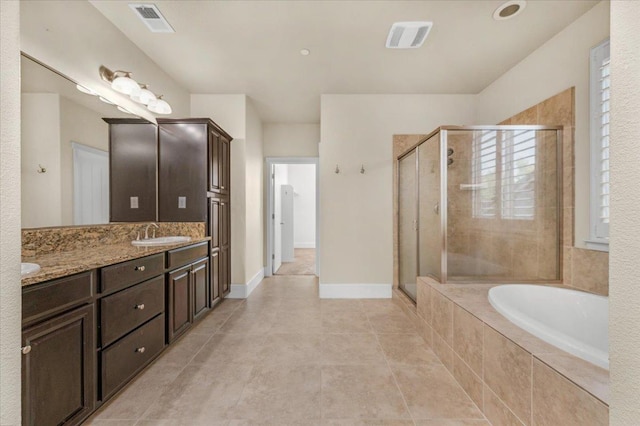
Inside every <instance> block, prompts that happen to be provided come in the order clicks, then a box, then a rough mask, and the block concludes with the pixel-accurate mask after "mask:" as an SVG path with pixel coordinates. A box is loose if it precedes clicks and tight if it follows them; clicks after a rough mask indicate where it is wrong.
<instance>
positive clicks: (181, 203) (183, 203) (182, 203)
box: [178, 197, 187, 209]
mask: <svg viewBox="0 0 640 426" xmlns="http://www.w3.org/2000/svg"><path fill="white" fill-rule="evenodd" d="M178 208H179V209H186V208H187V197H178Z"/></svg>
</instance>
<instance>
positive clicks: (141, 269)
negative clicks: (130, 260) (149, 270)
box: [135, 265, 145, 272]
mask: <svg viewBox="0 0 640 426" xmlns="http://www.w3.org/2000/svg"><path fill="white" fill-rule="evenodd" d="M144 269H145V268H144V265H142V266H136V267H135V270H136V271H140V272H144Z"/></svg>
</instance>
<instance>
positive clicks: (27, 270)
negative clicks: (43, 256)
mask: <svg viewBox="0 0 640 426" xmlns="http://www.w3.org/2000/svg"><path fill="white" fill-rule="evenodd" d="M39 270H40V265H38V264H37V263H26V262H22V263H21V264H20V275H27V274H33V273H35V272H38V271H39Z"/></svg>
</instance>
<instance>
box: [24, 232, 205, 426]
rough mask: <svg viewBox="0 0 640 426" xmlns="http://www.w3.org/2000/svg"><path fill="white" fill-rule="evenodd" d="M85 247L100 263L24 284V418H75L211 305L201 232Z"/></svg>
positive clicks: (41, 421)
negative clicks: (164, 240) (163, 241)
mask: <svg viewBox="0 0 640 426" xmlns="http://www.w3.org/2000/svg"><path fill="white" fill-rule="evenodd" d="M85 253H86V257H85V258H84V259H83V265H87V262H92V263H93V264H95V265H102V266H99V267H95V268H92V269H90V270H86V271H82V272H79V273H73V274H71V275H68V276H63V277H60V278H56V279H52V280H46V281H43V282H37V276H36V277H35V278H32V279H29V280H27V284H24V285H23V297H22V314H23V332H22V353H23V358H22V377H23V386H24V387H23V407H22V408H23V424H25V425H50V424H51V425H57V424H62V423H64V424H79V423H81V422H82V421H83V420H84V419H86V418H87V417H88V416H89V415H90V414H91V413H92V412H93V411H94V410H95V409H97V408H98V407H99V406H101V405H102V404H103V403H104V402H105V401H107V400H108V399H109V398H110V397H112V396H113V395H114V394H115V393H116V392H117V391H118V390H119V389H121V388H122V387H123V386H125V385H126V384H127V383H128V382H129V381H130V380H131V379H132V378H133V377H135V376H136V374H138V373H139V372H140V371H141V370H142V369H144V367H145V366H147V365H148V364H149V363H150V362H152V361H153V360H154V359H155V358H156V357H157V356H158V355H159V354H160V353H161V352H162V351H163V350H164V349H165V348H166V347H167V346H168V345H169V344H171V342H173V341H174V340H175V339H176V338H178V337H179V336H180V335H181V334H183V333H184V332H185V331H187V330H188V329H189V328H190V327H191V326H192V324H194V322H196V321H198V320H199V319H201V318H203V317H204V316H205V315H206V314H207V313H208V312H209V311H210V309H211V304H210V297H209V294H211V293H212V292H213V290H212V289H211V287H210V281H209V238H202V239H200V240H195V241H191V242H188V243H182V244H175V245H172V246H164V247H154V248H136V247H132V246H130V245H129V246H127V245H126V244H114V245H112V246H105V247H101V249H100V250H95V251H92V250H86V251H85ZM52 256H55V255H52ZM58 257H59V256H58ZM114 258H117V259H124V258H127V259H128V260H125V261H121V262H119V263H115V264H111V263H110V262H111V261H112V260H113V259H114ZM66 266H67V268H68V270H69V271H75V270H76V269H78V268H81V266H78V265H77V264H76V263H74V262H68V263H67V265H66ZM48 273H50V271H49V270H48V268H47V267H46V265H44V266H43V269H42V275H41V276H42V277H46V276H47V274H48ZM63 273H64V272H62V271H60V270H58V271H56V274H63ZM33 281H36V282H33Z"/></svg>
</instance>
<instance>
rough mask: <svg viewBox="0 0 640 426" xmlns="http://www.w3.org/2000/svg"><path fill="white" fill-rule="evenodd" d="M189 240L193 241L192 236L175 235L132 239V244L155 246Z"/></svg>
mask: <svg viewBox="0 0 640 426" xmlns="http://www.w3.org/2000/svg"><path fill="white" fill-rule="evenodd" d="M188 241H191V237H182V236H174V237H158V238H148V239H146V240H134V241H131V244H133V245H134V246H138V247H153V246H167V245H171V244H178V243H186V242H188Z"/></svg>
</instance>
